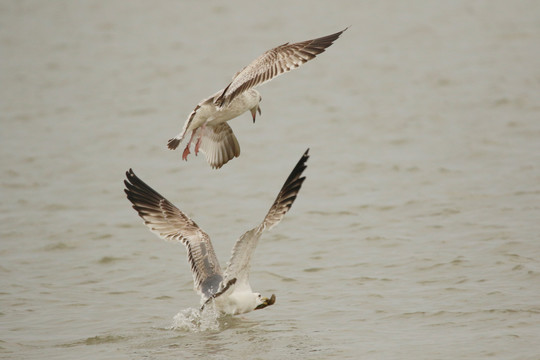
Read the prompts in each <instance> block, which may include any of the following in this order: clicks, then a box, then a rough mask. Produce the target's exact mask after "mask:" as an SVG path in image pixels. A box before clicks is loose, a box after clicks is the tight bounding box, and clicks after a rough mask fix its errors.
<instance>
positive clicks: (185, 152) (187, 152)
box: [182, 144, 190, 161]
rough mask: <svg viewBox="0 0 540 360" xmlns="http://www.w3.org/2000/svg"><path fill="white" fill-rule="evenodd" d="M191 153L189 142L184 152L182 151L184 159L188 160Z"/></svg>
mask: <svg viewBox="0 0 540 360" xmlns="http://www.w3.org/2000/svg"><path fill="white" fill-rule="evenodd" d="M189 154H190V151H189V144H188V145H187V146H186V148H185V149H184V152H183V153H182V160H186V161H187V157H188V155H189Z"/></svg>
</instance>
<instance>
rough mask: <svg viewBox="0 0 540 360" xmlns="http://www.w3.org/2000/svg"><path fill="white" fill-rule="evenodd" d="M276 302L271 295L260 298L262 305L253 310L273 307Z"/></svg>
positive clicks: (274, 297) (274, 296)
mask: <svg viewBox="0 0 540 360" xmlns="http://www.w3.org/2000/svg"><path fill="white" fill-rule="evenodd" d="M275 302H276V295H274V294H272V296H271V297H270V299H269V298H262V304H260V305H258V306H257V307H256V308H255V310H259V309H264V308H265V307H267V306H270V305H274V303H275Z"/></svg>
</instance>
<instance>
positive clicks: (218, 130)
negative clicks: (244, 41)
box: [167, 29, 347, 169]
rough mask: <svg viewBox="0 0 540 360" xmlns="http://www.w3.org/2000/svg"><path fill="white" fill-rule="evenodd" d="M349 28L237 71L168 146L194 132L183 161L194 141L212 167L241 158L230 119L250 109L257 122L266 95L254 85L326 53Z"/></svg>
mask: <svg viewBox="0 0 540 360" xmlns="http://www.w3.org/2000/svg"><path fill="white" fill-rule="evenodd" d="M345 30H347V29H344V30H342V31H340V32H337V33H335V34H332V35H328V36H323V37H320V38H317V39H313V40H306V41H301V42H297V43H294V44H289V43H285V44H283V45H280V46H278V47H275V48H273V49H271V50H268V51H266V52H265V53H264V54H262V55H261V56H259V57H258V58H257V59H255V60H254V61H252V62H251V64H249V65H248V66H246V67H245V68H243V69H242V70H241V71H239V72H237V73H236V75H234V77H233V79H232V81H231V83H229V85H227V86H226V87H225V88H224V89H222V90H219V91H218V92H216V93H215V94H213V95H212V96H210V97H209V98H207V99H204V100H203V101H201V102H200V103H199V104H198V105H197V106H196V107H195V109H194V110H193V111H192V112H191V114H189V117H188V119H187V120H186V122H185V123H184V127H183V128H182V131H181V132H180V133H179V134H178V135H176V136H175V137H174V138H172V139H170V140H169V142H168V144H167V146H168V148H169V149H171V150H174V149H176V148H177V147H178V145H180V143H181V142H182V140H183V139H184V137H185V136H186V134H187V133H189V132H190V131H191V137H190V139H189V142H188V143H187V145H186V147H185V149H184V152H183V153H182V159H183V160H187V157H188V155H189V154H190V146H191V143H192V142H193V141H194V140H195V155H197V154H198V152H199V150H200V151H202V152H203V153H204V154H205V156H206V160H207V161H208V163H209V164H210V166H212V168H216V169H219V168H220V167H222V166H223V165H224V164H226V163H227V162H228V161H229V160H231V159H233V158H234V157H238V156H239V155H240V145H239V144H238V140H236V136H234V133H233V131H232V129H231V127H230V126H229V125H228V124H227V121H229V120H231V119H234V118H235V117H237V116H240V115H241V114H243V113H245V112H246V111H248V110H249V111H250V112H251V116H252V117H253V122H255V116H256V115H257V112H259V114H260V113H261V108H260V106H259V103H260V102H261V100H262V97H261V94H259V92H258V91H257V90H255V89H254V88H255V87H257V86H259V85H262V84H264V83H266V82H268V81H270V80H272V79H273V78H275V77H276V76H278V75H281V74H283V73H286V72H288V71H290V70H292V69H296V68H297V67H299V66H300V65H302V64H304V63H305V62H308V61H309V60H311V59H313V58H314V57H315V56H317V55H318V54H320V53H322V52H324V51H325V50H326V48H328V47H329V46H330V45H332V44H333V43H334V41H335V40H337V38H339V36H340V35H341V34H342V33H343V32H344V31H345Z"/></svg>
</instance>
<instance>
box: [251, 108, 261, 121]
mask: <svg viewBox="0 0 540 360" xmlns="http://www.w3.org/2000/svg"><path fill="white" fill-rule="evenodd" d="M257 112H259V115H260V114H261V108H260V107H259V106H257V107H254V108H253V109H251V116H252V117H253V123H255V117H257Z"/></svg>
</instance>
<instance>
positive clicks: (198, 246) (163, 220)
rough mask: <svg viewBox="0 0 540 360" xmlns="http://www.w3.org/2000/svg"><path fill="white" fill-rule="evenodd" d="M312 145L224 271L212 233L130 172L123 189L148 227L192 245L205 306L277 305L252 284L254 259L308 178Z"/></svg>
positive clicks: (245, 308)
mask: <svg viewBox="0 0 540 360" xmlns="http://www.w3.org/2000/svg"><path fill="white" fill-rule="evenodd" d="M308 152H309V149H307V150H306V152H305V153H304V154H303V155H302V157H301V159H300V160H299V161H298V163H297V164H296V166H295V167H294V169H293V171H292V172H291V174H290V175H289V177H288V178H287V180H286V181H285V184H284V185H283V187H282V188H281V190H280V192H279V194H278V196H277V198H276V200H275V201H274V203H273V204H272V206H271V207H270V210H269V211H268V213H267V214H266V216H265V218H264V220H263V221H262V222H261V223H260V224H259V225H257V226H256V227H254V228H253V229H251V230H249V231H246V232H245V233H244V234H243V235H242V236H241V237H240V238H239V239H238V240H237V241H236V243H235V244H234V247H233V249H232V255H231V258H230V260H229V262H228V263H227V267H226V268H225V271H222V270H221V267H220V266H219V262H218V259H217V256H216V253H215V252H214V249H213V247H212V242H211V241H210V237H209V236H208V234H206V233H205V232H204V231H203V230H202V229H201V228H199V226H197V224H196V223H195V222H194V221H193V220H191V219H190V218H189V217H188V216H187V215H186V214H184V213H183V212H182V211H180V210H179V209H178V208H177V207H176V206H174V205H173V204H172V203H171V202H169V201H168V200H167V199H166V198H164V197H163V196H162V195H160V194H158V193H157V192H156V191H155V190H154V189H152V188H151V187H150V186H148V185H147V184H146V183H144V182H143V181H142V180H141V179H139V178H138V177H137V176H136V175H135V173H134V172H133V170H132V169H129V171H127V172H126V177H127V180H124V184H125V186H126V188H125V189H124V191H125V192H126V194H127V198H128V199H129V201H131V203H132V204H133V208H134V209H135V210H136V211H137V212H138V214H139V216H140V217H141V218H142V219H143V220H144V223H145V224H146V226H148V227H149V228H150V230H151V231H152V232H154V233H156V234H157V235H158V236H160V237H161V238H163V239H164V240H168V241H172V242H181V243H182V244H184V246H185V247H186V250H187V257H188V261H189V263H190V265H191V272H192V274H193V282H194V285H195V291H196V292H197V293H198V294H199V295H200V296H201V305H202V306H201V311H202V310H203V309H204V307H205V306H206V305H207V304H208V303H209V302H211V301H213V302H214V305H215V309H216V310H218V311H219V313H221V314H229V315H236V314H243V313H247V312H250V311H253V310H258V309H263V308H265V307H267V306H270V305H273V304H274V303H275V301H276V296H275V295H274V294H272V296H271V297H270V298H267V297H262V296H261V294H260V293H256V292H253V291H252V290H251V286H250V285H249V268H250V261H251V257H252V255H253V252H254V251H255V247H256V246H257V242H258V241H259V238H260V237H261V235H262V233H263V232H264V231H265V230H270V229H271V228H273V227H274V226H276V225H277V224H278V223H279V222H280V221H281V219H282V218H283V216H285V214H286V213H287V211H289V209H290V208H291V206H292V204H293V202H294V200H295V199H296V196H297V195H298V192H299V191H300V188H301V187H302V183H303V182H304V180H305V177H301V175H302V172H303V171H304V170H305V169H306V166H307V165H306V161H307V160H308V158H309V155H308Z"/></svg>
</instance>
